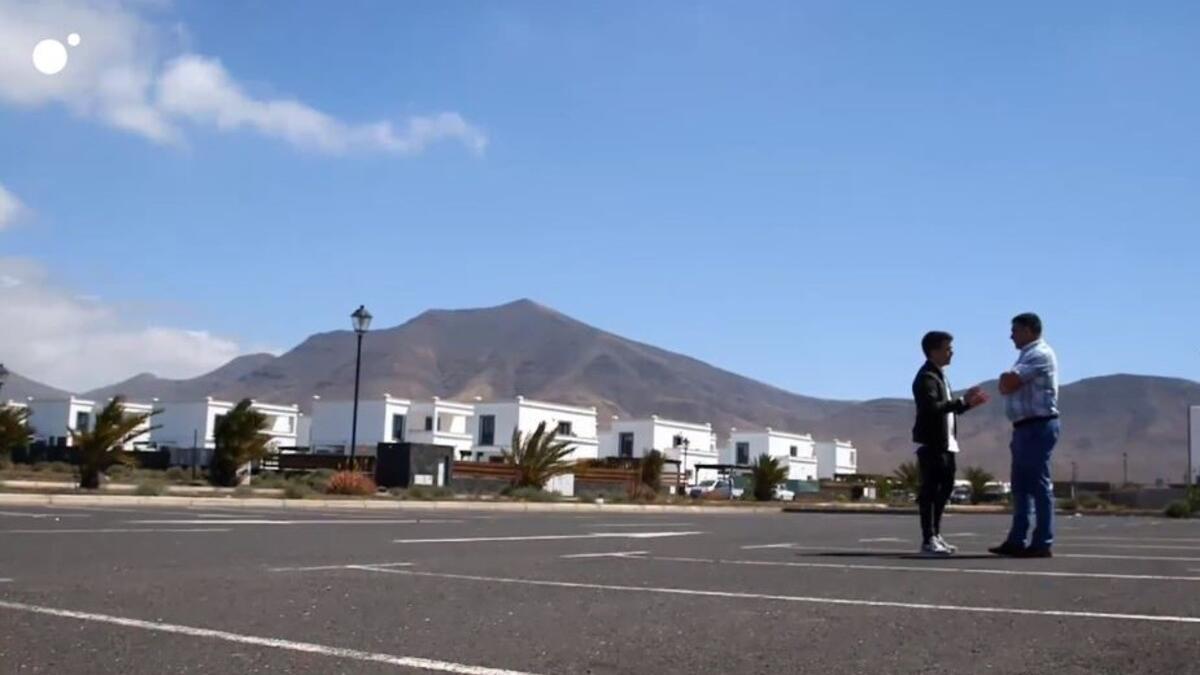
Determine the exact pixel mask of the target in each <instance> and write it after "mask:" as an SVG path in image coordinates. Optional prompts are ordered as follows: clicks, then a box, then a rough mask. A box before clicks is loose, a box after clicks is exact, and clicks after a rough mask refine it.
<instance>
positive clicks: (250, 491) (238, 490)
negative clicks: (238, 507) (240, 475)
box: [233, 485, 254, 499]
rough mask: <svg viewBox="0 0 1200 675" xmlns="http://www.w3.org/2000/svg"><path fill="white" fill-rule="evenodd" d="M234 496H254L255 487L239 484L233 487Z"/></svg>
mask: <svg viewBox="0 0 1200 675" xmlns="http://www.w3.org/2000/svg"><path fill="white" fill-rule="evenodd" d="M233 496H234V497H238V498H239V499H245V498H246V497H253V496H254V488H252V487H250V486H249V485H239V486H237V487H235V488H234V489H233Z"/></svg>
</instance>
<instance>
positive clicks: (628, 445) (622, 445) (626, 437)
mask: <svg viewBox="0 0 1200 675" xmlns="http://www.w3.org/2000/svg"><path fill="white" fill-rule="evenodd" d="M617 438H618V441H617V456H618V457H626V458H632V457H633V432H632V431H622V432H621V435H620V436H618V437H617Z"/></svg>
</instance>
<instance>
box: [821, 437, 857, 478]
mask: <svg viewBox="0 0 1200 675" xmlns="http://www.w3.org/2000/svg"><path fill="white" fill-rule="evenodd" d="M855 473H858V450H856V449H855V447H854V445H853V444H851V443H849V442H847V441H839V440H836V439H835V440H832V441H819V442H818V443H817V475H818V476H820V477H821V478H823V479H825V480H831V479H833V478H836V477H837V476H848V475H851V474H855Z"/></svg>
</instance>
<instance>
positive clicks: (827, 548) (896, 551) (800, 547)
mask: <svg viewBox="0 0 1200 675" xmlns="http://www.w3.org/2000/svg"><path fill="white" fill-rule="evenodd" d="M741 548H742V550H746V551H752V550H762V549H770V548H782V549H793V550H797V551H822V552H827V553H862V554H865V555H874V554H878V553H892V554H897V555H904V554H906V553H907V554H909V555H914V556H915V555H917V551H915V550H913V549H906V548H839V547H836V546H806V545H804V544H795V543H782V544H758V545H754V546H742V547H741ZM959 553H960V554H962V555H988V554H987V553H985V552H983V551H978V552H971V551H959ZM1054 557H1055V558H1095V559H1100V560H1155V561H1174V562H1200V558H1186V557H1175V556H1157V555H1116V554H1107V553H1060V552H1058V551H1057V550H1055V551H1054ZM953 559H954V557H953V556H950V558H948V560H953Z"/></svg>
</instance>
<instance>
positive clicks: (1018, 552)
mask: <svg viewBox="0 0 1200 675" xmlns="http://www.w3.org/2000/svg"><path fill="white" fill-rule="evenodd" d="M1025 551H1026V549H1025V547H1024V546H1021V545H1019V544H1012V543H1009V542H1007V541H1006V542H1004V543H1003V544H1000V545H999V546H993V547H991V548H989V549H988V553H992V554H995V555H1004V556H1012V557H1014V558H1016V557H1020V556H1023V555H1024V554H1025Z"/></svg>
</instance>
